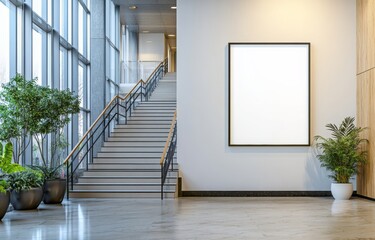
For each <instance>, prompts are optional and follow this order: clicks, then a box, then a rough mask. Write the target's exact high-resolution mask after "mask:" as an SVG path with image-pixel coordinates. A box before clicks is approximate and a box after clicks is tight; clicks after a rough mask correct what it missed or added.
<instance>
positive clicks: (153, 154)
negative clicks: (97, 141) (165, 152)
mask: <svg viewBox="0 0 375 240" xmlns="http://www.w3.org/2000/svg"><path fill="white" fill-rule="evenodd" d="M161 154H162V152H151V153H139V152H138V153H132V152H131V153H123V152H118V153H116V152H99V153H98V155H97V156H98V157H128V158H131V157H155V158H157V157H161Z"/></svg>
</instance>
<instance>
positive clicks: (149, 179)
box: [78, 175, 177, 183]
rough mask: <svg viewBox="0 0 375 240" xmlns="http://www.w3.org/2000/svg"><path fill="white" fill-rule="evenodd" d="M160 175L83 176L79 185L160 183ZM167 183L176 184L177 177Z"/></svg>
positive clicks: (167, 180)
mask: <svg viewBox="0 0 375 240" xmlns="http://www.w3.org/2000/svg"><path fill="white" fill-rule="evenodd" d="M160 181H161V179H160V175H159V176H157V177H155V176H142V177H140V176H82V177H80V178H79V180H78V182H79V183H98V182H100V183H113V182H116V183H160ZM165 182H166V183H176V182H177V178H176V177H169V176H168V177H167V178H166V181H165Z"/></svg>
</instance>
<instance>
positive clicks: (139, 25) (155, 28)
mask: <svg viewBox="0 0 375 240" xmlns="http://www.w3.org/2000/svg"><path fill="white" fill-rule="evenodd" d="M112 1H113V2H114V3H115V4H117V5H119V6H120V18H121V24H123V25H127V26H128V27H129V29H131V30H132V31H138V32H140V33H142V32H144V31H149V32H150V33H164V34H165V36H166V37H167V39H168V42H169V44H170V46H171V47H176V38H175V37H168V34H174V35H176V10H174V9H171V7H172V6H176V0H112ZM130 6H136V7H137V8H136V9H135V10H130V9H129V7H130Z"/></svg>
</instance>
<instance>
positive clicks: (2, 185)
mask: <svg viewBox="0 0 375 240" xmlns="http://www.w3.org/2000/svg"><path fill="white" fill-rule="evenodd" d="M8 188H9V184H8V182H7V181H6V180H4V179H2V180H0V193H6V191H7V190H8Z"/></svg>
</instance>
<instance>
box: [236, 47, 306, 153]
mask: <svg viewBox="0 0 375 240" xmlns="http://www.w3.org/2000/svg"><path fill="white" fill-rule="evenodd" d="M309 64H310V44H309V43H230V44H229V145H231V146H238V145H239V146H241V145H244V146H249V145H264V146H268V145H270V146H287V145H290V146H294V145H300V146H308V145H310V121H309V120H310V119H309V118H310V114H309V111H310V107H309V104H310V101H309V98H310V94H309V93H310V89H309V88H310V87H309V85H310V66H309Z"/></svg>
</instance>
